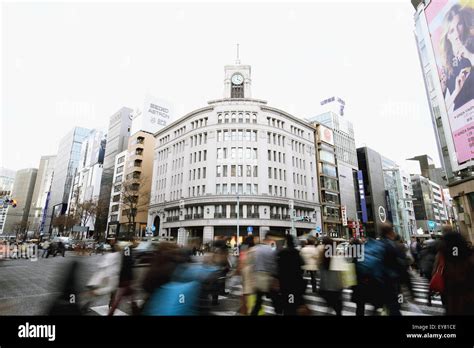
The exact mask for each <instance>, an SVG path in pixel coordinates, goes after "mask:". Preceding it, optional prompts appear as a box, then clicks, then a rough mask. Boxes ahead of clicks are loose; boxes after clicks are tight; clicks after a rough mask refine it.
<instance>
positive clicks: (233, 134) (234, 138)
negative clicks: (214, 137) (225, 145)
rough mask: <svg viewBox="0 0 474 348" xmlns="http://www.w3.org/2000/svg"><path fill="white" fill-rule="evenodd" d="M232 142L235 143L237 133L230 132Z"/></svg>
mask: <svg viewBox="0 0 474 348" xmlns="http://www.w3.org/2000/svg"><path fill="white" fill-rule="evenodd" d="M232 141H237V131H235V130H233V131H232Z"/></svg>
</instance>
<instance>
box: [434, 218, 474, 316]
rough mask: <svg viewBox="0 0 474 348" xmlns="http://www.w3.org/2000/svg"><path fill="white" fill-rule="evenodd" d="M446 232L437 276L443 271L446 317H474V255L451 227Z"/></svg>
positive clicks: (436, 268) (436, 267)
mask: <svg viewBox="0 0 474 348" xmlns="http://www.w3.org/2000/svg"><path fill="white" fill-rule="evenodd" d="M443 232H444V233H443V241H442V243H440V250H439V252H438V254H437V256H436V263H435V266H434V271H433V273H435V272H436V270H438V269H439V270H440V272H441V275H442V278H443V281H444V292H443V293H442V298H443V299H444V301H443V302H444V306H445V308H446V315H474V252H473V250H472V249H471V248H469V245H468V243H467V241H466V239H465V238H464V237H463V236H462V235H461V234H460V233H457V232H454V231H453V229H452V227H451V226H445V227H444V228H443Z"/></svg>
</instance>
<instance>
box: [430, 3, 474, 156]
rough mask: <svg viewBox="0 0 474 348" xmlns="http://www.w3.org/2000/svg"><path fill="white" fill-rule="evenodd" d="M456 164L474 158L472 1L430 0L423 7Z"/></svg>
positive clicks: (473, 16)
mask: <svg viewBox="0 0 474 348" xmlns="http://www.w3.org/2000/svg"><path fill="white" fill-rule="evenodd" d="M425 14H426V19H427V21H428V26H429V31H430V34H431V41H432V44H433V49H434V54H435V58H436V64H437V68H438V76H439V79H440V82H441V87H442V90H443V96H444V101H445V104H446V110H447V113H448V118H449V123H450V127H451V134H452V137H453V141H454V146H455V148H456V155H457V161H458V164H462V163H464V162H467V161H469V160H470V159H474V69H473V66H474V1H472V0H433V1H431V2H430V4H429V5H428V7H427V8H426V10H425Z"/></svg>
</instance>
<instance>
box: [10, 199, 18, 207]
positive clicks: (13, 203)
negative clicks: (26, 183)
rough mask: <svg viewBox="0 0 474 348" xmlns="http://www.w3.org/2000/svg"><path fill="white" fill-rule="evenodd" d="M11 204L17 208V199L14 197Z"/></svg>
mask: <svg viewBox="0 0 474 348" xmlns="http://www.w3.org/2000/svg"><path fill="white" fill-rule="evenodd" d="M10 204H11V205H12V207H13V208H16V204H17V202H16V199H12V200H11V201H10Z"/></svg>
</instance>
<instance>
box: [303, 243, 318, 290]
mask: <svg viewBox="0 0 474 348" xmlns="http://www.w3.org/2000/svg"><path fill="white" fill-rule="evenodd" d="M315 244H316V238H314V237H309V238H308V239H307V240H306V245H305V246H304V247H303V248H302V249H301V256H302V257H303V260H304V265H303V270H305V271H306V272H308V273H309V275H310V277H311V287H312V290H313V293H316V290H317V289H316V271H317V270H318V250H317V249H316V245H315Z"/></svg>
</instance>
